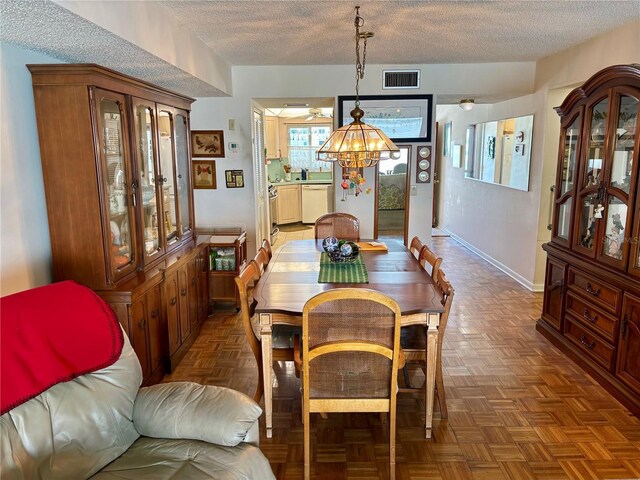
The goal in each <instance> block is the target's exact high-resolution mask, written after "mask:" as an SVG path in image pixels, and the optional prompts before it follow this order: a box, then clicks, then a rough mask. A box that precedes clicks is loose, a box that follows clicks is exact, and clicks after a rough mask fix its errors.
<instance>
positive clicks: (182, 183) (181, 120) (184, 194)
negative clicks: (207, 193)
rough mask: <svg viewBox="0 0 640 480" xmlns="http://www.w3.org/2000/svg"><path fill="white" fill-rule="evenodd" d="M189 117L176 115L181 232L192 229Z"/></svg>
mask: <svg viewBox="0 0 640 480" xmlns="http://www.w3.org/2000/svg"><path fill="white" fill-rule="evenodd" d="M188 132H189V130H188V128H187V117H186V116H185V115H181V114H177V115H176V156H177V169H178V202H179V205H180V228H181V233H182V234H184V233H187V232H190V231H191V218H190V216H189V211H190V209H189V182H188V179H189V151H188V149H187V148H188V147H187V145H188V143H187V142H188Z"/></svg>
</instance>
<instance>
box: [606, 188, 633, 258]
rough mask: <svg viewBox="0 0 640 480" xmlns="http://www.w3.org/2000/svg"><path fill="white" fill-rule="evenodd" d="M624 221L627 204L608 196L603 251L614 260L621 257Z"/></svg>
mask: <svg viewBox="0 0 640 480" xmlns="http://www.w3.org/2000/svg"><path fill="white" fill-rule="evenodd" d="M626 221H627V205H626V204H625V203H623V202H622V201H620V200H619V199H618V198H616V197H614V196H609V202H608V205H607V223H606V227H605V236H604V252H603V253H604V254H605V255H607V256H608V257H611V258H615V259H616V260H621V259H622V253H623V249H624V234H625V227H626V225H625V222H626Z"/></svg>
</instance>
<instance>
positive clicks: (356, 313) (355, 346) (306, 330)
mask: <svg viewBox="0 0 640 480" xmlns="http://www.w3.org/2000/svg"><path fill="white" fill-rule="evenodd" d="M400 317H401V314H400V307H399V306H398V304H397V303H396V302H395V300H393V299H392V298H390V297H388V296H386V295H384V294H382V293H380V292H376V291H373V290H369V289H362V288H340V289H334V290H330V291H327V292H323V293H320V294H318V295H316V296H315V297H313V298H311V299H310V300H309V301H307V303H306V304H305V306H304V309H303V317H302V345H303V354H302V358H303V374H304V377H303V378H304V379H305V380H304V382H303V384H304V393H303V400H304V404H305V405H306V406H308V408H309V411H311V412H313V411H316V412H317V411H325V412H331V411H334V412H348V411H357V412H362V411H373V412H378V411H392V410H391V409H393V411H395V397H396V393H397V369H398V361H399V360H398V358H399V351H400ZM354 398H357V399H358V401H357V402H354V401H353V399H354ZM381 405H382V406H381Z"/></svg>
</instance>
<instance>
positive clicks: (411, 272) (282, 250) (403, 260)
mask: <svg viewBox="0 0 640 480" xmlns="http://www.w3.org/2000/svg"><path fill="white" fill-rule="evenodd" d="M379 243H382V242H377V241H366V240H365V241H361V242H358V245H359V246H360V255H361V256H362V260H363V263H364V265H365V267H366V273H367V276H368V283H319V281H318V280H319V277H318V275H319V272H320V261H321V254H322V252H323V248H322V240H289V241H287V242H286V243H285V244H284V245H282V246H281V247H279V248H278V249H276V250H275V251H274V254H273V258H272V259H271V261H270V262H269V264H268V266H267V268H266V270H265V272H264V274H263V275H262V277H261V278H260V280H259V281H258V282H257V284H256V287H255V289H254V300H255V302H256V303H255V314H256V315H257V316H258V320H259V328H260V338H261V348H262V366H263V375H264V377H263V379H264V413H265V424H266V432H265V433H266V436H267V438H271V437H272V434H273V390H272V388H273V386H272V382H273V378H272V375H273V367H272V363H273V357H272V337H271V333H272V327H273V325H278V324H284V325H300V326H302V310H303V308H304V305H305V303H306V302H307V301H308V300H309V299H310V298H312V297H313V296H315V295H317V294H319V293H321V292H324V291H327V290H331V289H335V288H346V287H349V288H369V289H372V290H376V291H379V292H382V293H384V294H386V295H388V296H390V297H391V298H393V299H394V300H395V301H396V302H397V303H398V305H399V306H400V310H401V313H402V319H401V325H402V326H408V325H424V327H425V331H426V338H427V341H426V358H427V368H426V372H425V377H426V380H425V382H426V383H425V437H426V438H431V431H432V423H433V407H434V394H435V375H436V361H437V348H438V324H439V321H440V315H441V314H442V313H443V312H444V306H443V302H442V299H443V294H442V291H441V290H440V289H439V288H438V286H437V285H436V284H435V282H434V281H433V279H432V278H431V275H429V273H428V272H426V271H425V269H424V268H422V266H421V265H420V263H419V262H418V261H417V260H416V258H415V257H414V256H413V255H412V254H411V252H410V251H409V250H408V249H407V248H406V247H405V246H404V245H403V244H402V243H400V242H398V241H395V240H385V242H384V243H382V245H380V244H379Z"/></svg>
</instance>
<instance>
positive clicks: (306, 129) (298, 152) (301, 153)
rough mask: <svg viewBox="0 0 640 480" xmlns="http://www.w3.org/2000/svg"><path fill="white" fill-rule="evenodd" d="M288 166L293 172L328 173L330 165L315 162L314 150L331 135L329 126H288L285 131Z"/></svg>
mask: <svg viewBox="0 0 640 480" xmlns="http://www.w3.org/2000/svg"><path fill="white" fill-rule="evenodd" d="M287 133H288V135H287V138H288V147H289V165H291V167H292V168H293V170H296V171H297V170H302V169H303V168H307V169H309V171H312V172H319V171H323V170H324V171H329V170H330V169H331V164H330V163H328V162H319V161H317V160H316V150H318V148H320V147H321V146H322V144H323V143H324V142H325V140H326V139H327V138H329V136H330V135H331V124H320V125H289V126H288V130H287Z"/></svg>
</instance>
